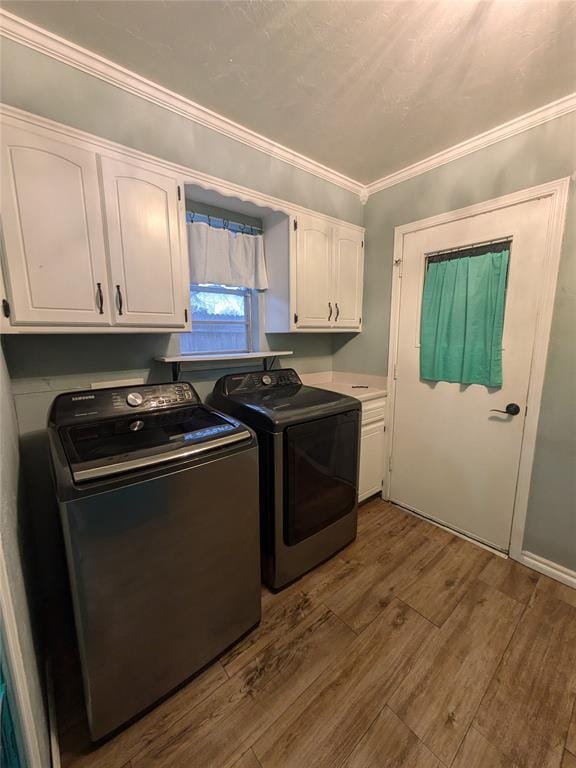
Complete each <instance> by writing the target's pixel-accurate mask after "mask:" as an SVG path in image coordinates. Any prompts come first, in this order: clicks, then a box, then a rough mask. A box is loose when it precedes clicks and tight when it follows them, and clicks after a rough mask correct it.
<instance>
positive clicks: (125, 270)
mask: <svg viewBox="0 0 576 768" xmlns="http://www.w3.org/2000/svg"><path fill="white" fill-rule="evenodd" d="M102 183H103V190H104V200H105V203H106V222H107V225H108V242H109V248H110V268H111V273H112V275H111V276H112V286H111V287H112V294H113V302H114V322H115V323H117V324H119V325H132V326H148V327H153V326H165V327H175V328H176V327H184V326H185V324H186V320H185V311H186V312H187V311H188V310H187V307H186V306H184V300H183V291H182V250H181V243H180V235H179V226H178V219H179V215H180V212H179V205H178V186H177V182H176V179H175V178H173V177H170V176H168V175H164V174H162V173H159V172H158V171H156V170H152V169H151V168H148V167H146V166H145V165H144V164H137V165H135V164H132V163H129V162H125V161H121V160H114V159H111V158H108V157H102Z"/></svg>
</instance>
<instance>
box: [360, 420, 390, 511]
mask: <svg viewBox="0 0 576 768" xmlns="http://www.w3.org/2000/svg"><path fill="white" fill-rule="evenodd" d="M384 435H385V432H384V422H383V421H375V422H373V423H371V424H366V425H365V426H363V427H362V434H361V440H360V481H359V484H358V501H364V499H367V498H368V497H369V496H373V495H374V494H376V493H380V492H381V490H382V480H383V478H384Z"/></svg>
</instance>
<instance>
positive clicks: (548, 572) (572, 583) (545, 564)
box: [514, 550, 576, 589]
mask: <svg viewBox="0 0 576 768" xmlns="http://www.w3.org/2000/svg"><path fill="white" fill-rule="evenodd" d="M514 559H515V560H518V561H519V562H520V563H522V564H523V565H527V566H528V568H532V569H533V570H535V571H538V572H539V573H543V574H544V575H545V576H550V578H551V579H556V581H560V582H562V584H566V585H567V586H569V587H572V588H573V589H576V571H573V570H572V569H571V568H566V566H564V565H559V564H558V563H554V562H552V560H546V558H545V557H540V555H535V554H533V553H532V552H526V550H523V551H522V552H521V553H520V555H519V556H518V557H515V558H514Z"/></svg>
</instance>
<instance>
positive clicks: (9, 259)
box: [1, 126, 111, 326]
mask: <svg viewBox="0 0 576 768" xmlns="http://www.w3.org/2000/svg"><path fill="white" fill-rule="evenodd" d="M1 137H2V138H1V147H2V150H1V151H2V168H3V171H2V228H3V233H4V246H5V248H4V267H5V279H6V287H7V289H8V291H9V293H8V303H9V305H10V309H9V311H10V322H11V323H12V324H14V325H19V324H35V325H72V326H74V325H108V324H109V323H110V317H111V314H110V302H109V295H108V291H107V272H106V257H105V249H104V231H103V223H102V211H101V206H100V193H99V186H98V169H97V164H96V155H95V154H94V153H93V152H90V151H86V150H83V149H81V148H78V147H76V146H73V145H69V144H66V143H63V142H62V143H61V142H59V141H54V140H52V139H48V138H45V137H43V136H40V135H37V134H35V133H32V132H29V131H27V130H24V129H21V128H17V127H14V126H2V131H1ZM5 312H8V307H7V306H5Z"/></svg>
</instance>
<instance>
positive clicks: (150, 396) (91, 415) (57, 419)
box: [50, 381, 200, 425]
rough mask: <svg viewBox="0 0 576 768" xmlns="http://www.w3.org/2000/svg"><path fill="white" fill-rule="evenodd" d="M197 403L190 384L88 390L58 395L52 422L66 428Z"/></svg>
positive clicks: (196, 395) (198, 399)
mask: <svg viewBox="0 0 576 768" xmlns="http://www.w3.org/2000/svg"><path fill="white" fill-rule="evenodd" d="M198 403H200V398H199V397H198V394H197V393H196V390H195V389H194V387H193V386H192V385H191V384H189V383H188V382H187V381H178V382H176V383H174V384H150V385H148V384H144V385H142V386H139V387H117V388H114V387H112V388H110V389H89V390H86V391H84V392H66V393H65V394H63V395H59V396H58V397H57V398H56V400H55V401H54V405H53V406H52V412H51V415H50V419H51V421H52V422H54V423H56V424H58V425H64V424H72V423H74V422H81V421H92V420H93V419H105V418H113V417H115V416H122V415H125V414H129V413H131V414H136V413H140V412H146V413H150V412H151V411H158V410H161V409H164V408H173V407H176V406H183V405H196V404H198ZM134 423H137V422H136V421H135V422H134Z"/></svg>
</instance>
